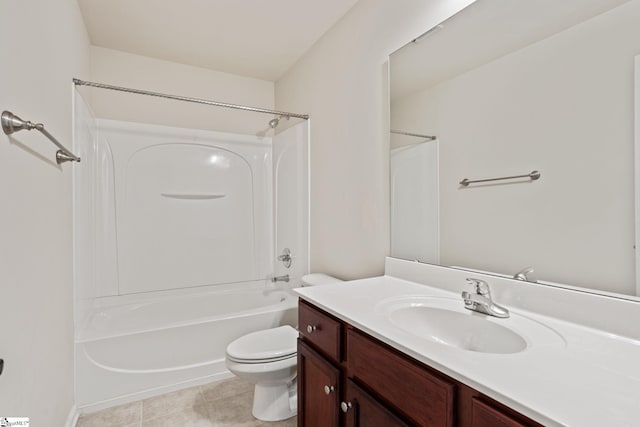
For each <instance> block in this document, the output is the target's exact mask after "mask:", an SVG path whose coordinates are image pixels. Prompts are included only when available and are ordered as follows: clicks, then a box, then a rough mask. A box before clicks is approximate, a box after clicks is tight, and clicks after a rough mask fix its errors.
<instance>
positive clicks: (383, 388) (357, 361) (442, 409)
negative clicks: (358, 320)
mask: <svg viewBox="0 0 640 427" xmlns="http://www.w3.org/2000/svg"><path fill="white" fill-rule="evenodd" d="M346 360H347V363H348V366H349V372H348V374H349V376H350V377H353V378H357V379H358V380H359V381H360V382H362V383H364V384H366V385H367V386H368V387H369V388H371V389H372V390H375V391H376V393H377V394H378V395H379V396H380V398H381V399H382V400H384V401H385V402H387V403H388V404H389V405H390V406H392V407H394V408H396V409H397V411H398V412H399V413H401V414H403V415H404V416H405V417H406V418H408V419H409V420H411V421H412V422H414V423H415V424H417V425H419V426H425V427H448V426H452V425H453V414H454V392H455V386H454V384H453V383H451V382H449V381H446V380H444V379H442V378H440V377H439V376H436V375H434V374H433V373H432V372H431V371H430V370H427V369H426V368H425V367H424V366H423V365H420V364H419V363H418V362H416V361H414V360H412V359H409V358H408V357H407V356H403V355H400V354H399V353H397V352H396V351H393V350H392V349H390V348H389V347H387V346H386V345H383V344H381V343H379V342H377V341H375V340H373V339H371V338H368V337H366V336H365V335H363V334H361V333H359V332H357V331H356V330H354V329H351V328H349V329H348V330H347V354H346Z"/></svg>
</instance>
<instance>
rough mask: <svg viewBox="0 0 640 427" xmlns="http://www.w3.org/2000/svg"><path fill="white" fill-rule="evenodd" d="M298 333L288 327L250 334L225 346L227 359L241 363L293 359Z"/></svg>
mask: <svg viewBox="0 0 640 427" xmlns="http://www.w3.org/2000/svg"><path fill="white" fill-rule="evenodd" d="M297 338H298V331H296V330H295V329H294V328H292V327H291V326H289V325H285V326H280V327H278V328H273V329H265V330H262V331H257V332H252V333H250V334H247V335H245V336H242V337H240V338H238V339H237V340H235V341H233V342H232V343H231V344H229V345H228V346H227V358H228V359H230V360H233V361H235V362H241V363H267V362H277V361H279V360H285V359H289V358H293V357H295V356H296V353H297V348H296V346H297V342H296V340H297Z"/></svg>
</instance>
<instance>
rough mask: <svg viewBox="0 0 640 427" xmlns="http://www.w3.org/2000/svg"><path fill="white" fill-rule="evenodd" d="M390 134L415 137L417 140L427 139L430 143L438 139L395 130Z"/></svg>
mask: <svg viewBox="0 0 640 427" xmlns="http://www.w3.org/2000/svg"><path fill="white" fill-rule="evenodd" d="M389 132H391V133H395V134H397V135H406V136H415V137H417V138H425V139H427V140H429V141H433V140H434V139H436V137H435V136H432V135H422V134H419V133H412V132H405V131H402V130H393V129H391V130H390V131H389Z"/></svg>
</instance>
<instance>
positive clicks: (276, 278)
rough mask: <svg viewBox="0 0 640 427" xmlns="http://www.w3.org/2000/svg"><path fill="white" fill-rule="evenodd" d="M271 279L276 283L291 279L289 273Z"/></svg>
mask: <svg viewBox="0 0 640 427" xmlns="http://www.w3.org/2000/svg"><path fill="white" fill-rule="evenodd" d="M271 281H272V282H273V283H276V282H288V281H289V275H288V274H285V275H284V276H273V277H272V278H271Z"/></svg>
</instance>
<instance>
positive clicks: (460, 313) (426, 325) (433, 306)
mask: <svg viewBox="0 0 640 427" xmlns="http://www.w3.org/2000/svg"><path fill="white" fill-rule="evenodd" d="M377 311H378V312H379V313H381V314H383V315H384V316H386V318H387V319H388V320H389V321H390V322H391V323H392V324H393V325H394V326H396V327H397V328H400V329H402V330H404V331H406V332H408V333H410V334H412V335H414V336H417V337H419V338H423V339H426V340H429V341H432V342H436V343H439V344H443V345H446V346H450V347H455V348H457V349H461V350H466V351H474V352H479V353H494V354H509V353H519V352H522V351H525V350H527V349H530V348H531V347H535V346H549V345H563V343H564V340H563V339H562V337H561V336H560V335H558V334H557V333H556V332H555V331H554V330H553V329H551V328H549V327H547V326H545V325H543V324H541V323H540V322H537V321H535V320H533V319H530V318H528V317H525V316H522V315H518V314H514V313H512V314H511V317H509V318H508V319H498V318H495V317H492V316H487V315H485V314H480V313H476V312H473V311H470V310H467V309H465V308H464V304H463V302H462V299H460V300H458V299H452V298H436V297H422V296H409V297H401V298H393V299H390V300H386V301H383V302H382V303H380V304H379V305H378V306H377Z"/></svg>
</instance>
